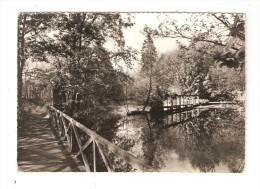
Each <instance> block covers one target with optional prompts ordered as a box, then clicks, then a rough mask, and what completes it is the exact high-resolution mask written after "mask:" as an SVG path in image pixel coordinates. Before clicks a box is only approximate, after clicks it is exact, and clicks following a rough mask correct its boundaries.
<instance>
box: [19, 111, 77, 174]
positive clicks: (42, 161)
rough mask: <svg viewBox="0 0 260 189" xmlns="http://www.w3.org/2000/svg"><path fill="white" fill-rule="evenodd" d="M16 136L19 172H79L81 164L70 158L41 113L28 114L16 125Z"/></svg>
mask: <svg viewBox="0 0 260 189" xmlns="http://www.w3.org/2000/svg"><path fill="white" fill-rule="evenodd" d="M17 139H18V143H17V164H18V170H19V171H22V172H79V171H80V169H79V168H81V167H82V165H81V164H79V163H80V162H77V161H76V160H75V159H74V158H72V157H71V155H70V153H69V152H68V151H67V149H66V148H65V147H64V146H63V143H62V141H60V140H59V139H58V137H57V135H56V133H55V130H54V129H53V128H52V127H50V124H49V121H48V119H46V118H43V115H31V116H30V117H29V118H28V119H26V120H25V121H24V122H23V123H22V124H19V125H18V138H17ZM79 165H81V166H79Z"/></svg>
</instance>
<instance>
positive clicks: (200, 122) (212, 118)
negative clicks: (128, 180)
mask: <svg viewBox="0 0 260 189" xmlns="http://www.w3.org/2000/svg"><path fill="white" fill-rule="evenodd" d="M115 125H116V126H115ZM101 135H103V136H104V137H105V138H107V139H108V140H110V141H112V142H113V143H114V144H116V145H117V146H119V147H120V148H122V149H124V150H127V151H129V152H130V153H132V154H133V155H134V156H136V157H138V158H140V159H144V160H145V161H146V163H147V164H149V165H151V166H153V167H154V169H155V170H157V171H165V170H167V171H180V172H187V171H188V172H198V171H200V172H234V173H238V172H243V170H244V160H245V121H244V112H242V113H241V112H238V111H236V110H233V109H207V110H206V109H204V110H200V111H199V110H196V109H195V110H193V111H188V112H182V113H178V114H173V115H168V116H161V117H151V116H148V115H147V116H145V115H140V116H128V117H123V118H121V119H120V120H119V121H118V122H117V124H114V129H112V130H111V129H110V130H107V131H106V132H103V133H101ZM109 156H110V159H111V163H112V166H113V170H114V171H124V172H126V171H135V170H134V169H133V168H132V167H131V166H130V165H129V164H127V163H125V162H123V161H122V160H120V158H119V157H116V156H114V155H113V154H109ZM178 166H179V167H178ZM176 167H178V168H176ZM187 167H188V168H187Z"/></svg>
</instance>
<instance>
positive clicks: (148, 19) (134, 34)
mask: <svg viewBox="0 0 260 189" xmlns="http://www.w3.org/2000/svg"><path fill="white" fill-rule="evenodd" d="M157 16H158V14H157V13H137V14H135V18H134V19H133V22H134V23H135V24H134V26H133V27H131V28H128V29H125V30H124V36H125V40H126V45H129V46H132V47H133V48H135V49H136V50H138V51H140V50H141V48H142V45H143V41H144V39H145V37H144V35H143V34H142V33H141V32H142V30H143V28H144V26H145V25H147V26H148V27H150V28H154V29H155V28H157V27H158V26H159V24H160V21H159V20H158V18H157ZM154 45H155V47H156V50H157V52H158V53H164V52H167V51H170V50H173V49H176V47H177V44H176V40H175V39H172V38H155V39H154Z"/></svg>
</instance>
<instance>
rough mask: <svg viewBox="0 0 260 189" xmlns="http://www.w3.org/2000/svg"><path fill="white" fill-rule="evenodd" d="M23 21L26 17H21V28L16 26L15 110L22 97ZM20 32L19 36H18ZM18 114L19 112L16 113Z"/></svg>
mask: <svg viewBox="0 0 260 189" xmlns="http://www.w3.org/2000/svg"><path fill="white" fill-rule="evenodd" d="M25 21H26V15H23V19H22V28H21V29H19V26H18V33H17V36H18V48H17V51H18V52H17V83H18V86H17V108H18V109H21V108H22V95H23V68H24V64H25V54H24V43H25V42H24V35H25ZM20 32H21V34H20ZM18 113H19V112H18Z"/></svg>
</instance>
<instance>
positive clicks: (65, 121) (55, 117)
mask: <svg viewBox="0 0 260 189" xmlns="http://www.w3.org/2000/svg"><path fill="white" fill-rule="evenodd" d="M50 113H51V117H52V121H53V124H54V126H55V128H56V129H57V130H58V131H59V133H60V135H61V136H64V137H65V139H66V141H67V142H68V147H69V150H70V151H71V152H74V154H75V157H80V158H81V159H82V161H83V163H84V166H85V169H86V171H87V172H90V171H93V172H96V171H97V170H96V167H97V157H96V155H97V151H98V152H99V154H100V156H101V157H102V160H103V163H104V166H105V167H106V169H107V171H108V172H111V171H113V170H112V166H111V164H110V160H109V157H108V155H107V153H106V151H109V152H112V153H113V154H115V155H117V156H118V157H120V158H121V159H123V160H124V161H125V162H127V163H129V164H130V165H131V166H132V167H133V168H135V169H136V170H137V171H152V170H153V169H152V167H150V166H148V165H146V164H145V163H144V162H143V161H142V160H140V159H138V158H137V157H135V156H133V155H132V154H130V153H129V152H127V151H125V150H123V149H121V148H119V147H117V146H116V145H114V144H113V143H111V142H109V141H108V140H106V139H105V138H103V137H101V136H100V135H98V134H96V133H95V132H94V131H92V130H90V129H88V128H87V127H85V126H84V125H83V124H81V123H79V122H77V121H75V120H74V119H73V118H71V117H69V116H68V115H66V114H64V113H63V112H61V111H60V110H58V109H56V108H54V107H51V109H50ZM82 133H83V134H84V135H85V136H87V139H83V140H82ZM83 141H84V142H83ZM83 143H84V144H83ZM91 144H92V145H91ZM91 146H92V151H91V153H92V161H93V162H91V163H90V162H89V161H88V159H87V154H86V150H87V148H88V147H89V148H91ZM88 155H89V154H88ZM90 164H91V166H90Z"/></svg>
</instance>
